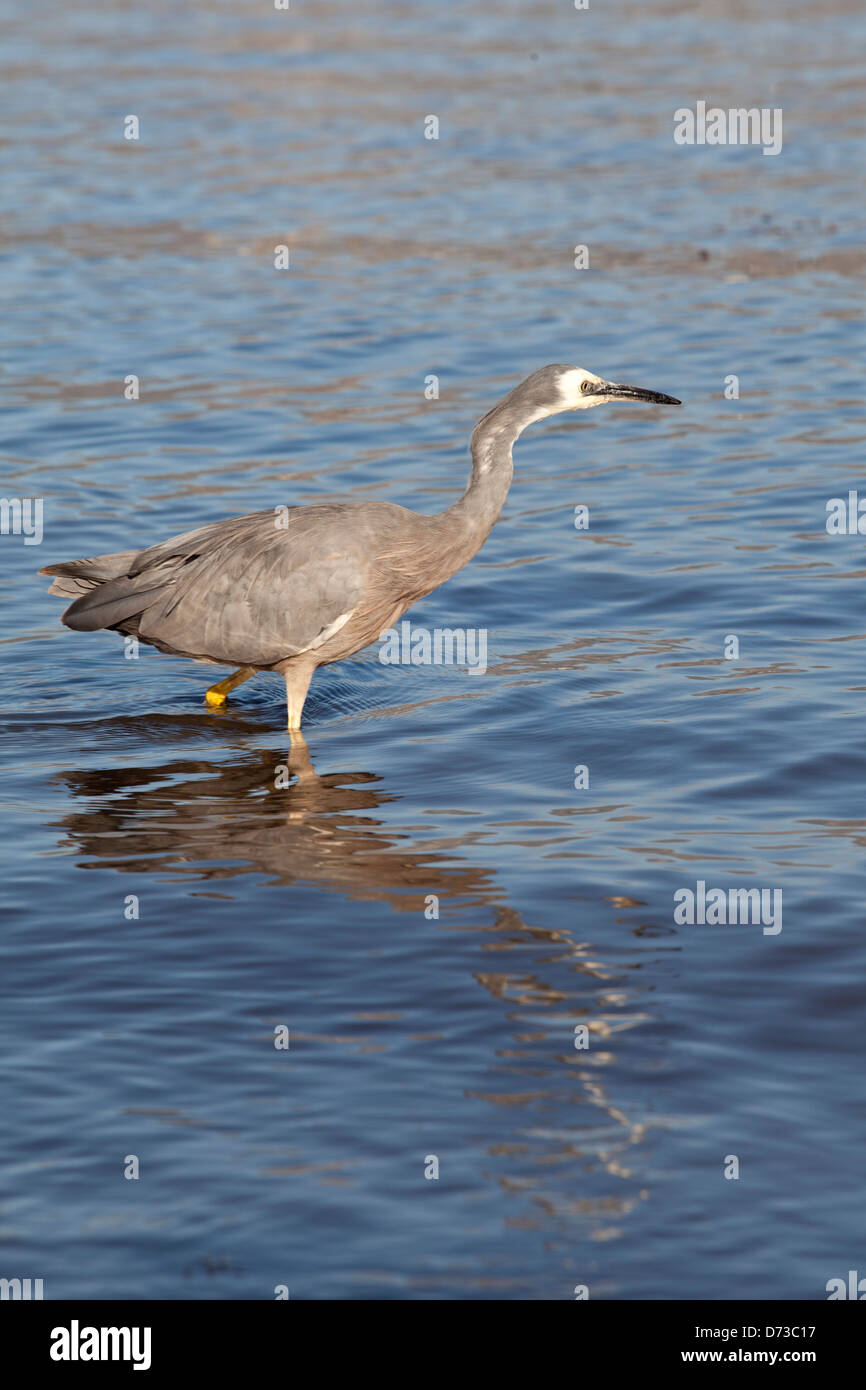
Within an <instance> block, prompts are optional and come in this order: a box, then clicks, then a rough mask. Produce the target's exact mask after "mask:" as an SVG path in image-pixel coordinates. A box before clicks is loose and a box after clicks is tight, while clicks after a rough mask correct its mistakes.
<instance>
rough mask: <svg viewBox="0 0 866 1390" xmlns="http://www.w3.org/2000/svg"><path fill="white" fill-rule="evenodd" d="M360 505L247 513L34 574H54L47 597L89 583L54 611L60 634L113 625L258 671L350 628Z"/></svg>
mask: <svg viewBox="0 0 866 1390" xmlns="http://www.w3.org/2000/svg"><path fill="white" fill-rule="evenodd" d="M365 509H366V508H365V505H364V504H360V505H359V504H352V503H346V504H330V505H324V506H310V507H292V508H288V509H286V510H285V511H284V512H282V514H279V513H276V512H274V511H265V512H256V513H253V514H252V515H251V516H242V517H232V518H231V519H230V520H228V521H220V522H216V523H214V524H212V525H209V526H202V527H200V528H199V529H198V530H196V531H188V532H186V533H185V534H184V535H182V536H175V537H174V538H173V539H171V540H168V541H163V542H162V543H161V544H160V545H155V546H152V547H151V548H150V549H149V550H143V551H139V552H125V553H124V554H123V555H119V556H97V557H96V558H95V559H94V560H91V561H73V562H72V563H71V564H69V565H54V566H49V567H47V570H46V571H44V572H47V573H52V574H56V575H58V576H60V578H59V579H58V580H57V581H55V585H54V586H53V587H54V590H55V592H62V593H69V592H70V587H69V586H70V585H75V586H76V588H73V589H72V590H71V591H72V592H76V591H78V589H80V587H81V586H83V585H88V586H89V587H88V588H87V589H86V591H85V592H83V593H81V594H80V596H79V597H78V598H76V600H75V602H74V603H72V604H71V605H70V607H69V608H68V609H67V610H66V612H65V613H64V614H63V621H64V622H65V623H66V625H67V626H68V627H71V628H75V629H78V630H84V631H93V630H95V629H96V628H105V627H110V628H119V629H120V630H121V631H130V632H137V633H138V634H139V635H140V636H141V637H142V638H143V639H144V640H145V641H148V642H152V643H153V644H154V645H155V646H158V647H161V648H163V649H164V650H167V651H173V652H177V653H181V654H184V655H187V656H206V657H209V658H210V659H211V660H212V661H216V662H225V663H226V664H227V665H238V666H267V665H271V664H273V663H274V662H277V661H280V660H283V659H284V658H285V657H289V656H294V655H297V654H298V653H300V652H303V651H308V650H310V649H314V648H315V647H316V645H317V644H321V643H322V642H324V641H325V640H326V639H327V636H328V635H329V634H330V632H332V631H337V630H339V628H340V627H341V626H342V625H343V623H344V622H346V621H348V616H349V615H350V614H351V612H352V610H353V608H355V606H356V605H357V604H358V603H359V601H360V599H361V598H362V596H363V593H364V589H365V584H366V580H367V575H368V570H369V553H370V552H369V544H365V540H364V536H365V530H366V528H365V526H364V525H363V524H360V523H361V520H362V518H361V515H360V514H361V512H362V511H364V510H365ZM395 510H396V509H395ZM281 521H285V526H284V527H283V526H281V525H280V524H279V523H280V522H281ZM368 542H369V536H368ZM112 562H113V563H112ZM85 567H89V568H85ZM118 567H120V568H121V569H122V572H121V573H117V569H118ZM105 574H112V577H110V578H102V577H101V576H102V575H105ZM58 586H59V587H58Z"/></svg>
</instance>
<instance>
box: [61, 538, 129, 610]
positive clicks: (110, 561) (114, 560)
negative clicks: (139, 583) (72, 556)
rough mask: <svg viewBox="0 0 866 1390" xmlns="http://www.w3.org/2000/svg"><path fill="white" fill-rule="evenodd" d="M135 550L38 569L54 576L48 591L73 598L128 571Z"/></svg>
mask: <svg viewBox="0 0 866 1390" xmlns="http://www.w3.org/2000/svg"><path fill="white" fill-rule="evenodd" d="M137 554H138V551H137V550H123V551H121V552H120V553H119V554H118V555H93V556H91V558H90V559H88V560H67V561H65V562H64V563H63V564H62V565H45V566H44V567H43V568H42V569H41V570H40V571H39V573H40V574H50V575H52V576H53V577H54V583H53V584H52V585H51V588H50V589H49V590H48V592H49V594H57V595H59V597H60V598H72V599H76V598H81V596H82V595H83V594H88V593H90V591H91V590H92V589H97V588H98V587H99V585H100V584H104V583H106V581H107V580H109V579H120V578H121V577H122V576H123V575H126V574H128V573H129V570H130V567H131V565H132V562H133V560H134V559H135V557H136V555H137Z"/></svg>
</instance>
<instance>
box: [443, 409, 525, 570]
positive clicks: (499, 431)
mask: <svg viewBox="0 0 866 1390" xmlns="http://www.w3.org/2000/svg"><path fill="white" fill-rule="evenodd" d="M518 391H519V388H518ZM518 391H512V392H511V394H510V395H508V396H506V397H505V399H504V400H502V401H500V402H499V404H498V405H495V406H494V407H493V409H492V410H491V411H489V412H488V413H487V415H485V416H484V418H483V419H481V420H479V422H478V424H477V425H476V426H475V429H474V430H473V432H472V473H471V475H470V477H469V483H468V485H467V488H466V491H465V492H464V494H463V496H462V497H461V498H460V501H459V502H455V503H454V506H453V507H449V508H448V511H447V512H445V513H443V515H444V517H446V518H448V524H449V526H451V527H454V526H455V523H456V530H457V532H458V534H459V536H460V540H461V542H462V544H461V547H460V548H461V551H462V552H463V554H464V557H465V558H464V559H462V560H461V561H460V563H461V564H465V563H466V559H468V558H469V557H470V556H472V555H474V554H475V552H476V550H478V549H480V547H481V546H482V545H483V544H484V542H485V540H486V539H487V537H488V535H489V534H490V531H491V529H492V527H493V523H494V522H495V520H496V518H497V517H498V515H499V513H500V512H501V511H502V507H503V505H504V502H505V499H506V497H507V496H508V489H509V487H510V486H511V479H512V476H513V473H514V464H513V461H512V458H511V449H512V445H513V444H514V442H515V440H516V439H518V438H519V436H520V435H521V434H522V432H523V431H524V430H525V429H526V427H527V425H531V424H532V423H533V421H534V420H541V419H543V418H544V416H545V415H547V414H548V411H546V410H540V409H539V408H538V406H537V405H533V404H531V403H526V402H523V403H521V401H520V399H519V397H518Z"/></svg>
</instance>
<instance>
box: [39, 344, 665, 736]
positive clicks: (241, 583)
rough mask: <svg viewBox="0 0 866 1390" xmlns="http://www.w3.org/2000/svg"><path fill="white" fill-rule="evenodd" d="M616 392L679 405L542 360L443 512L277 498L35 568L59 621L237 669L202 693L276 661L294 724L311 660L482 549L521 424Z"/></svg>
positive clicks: (364, 637) (366, 632)
mask: <svg viewBox="0 0 866 1390" xmlns="http://www.w3.org/2000/svg"><path fill="white" fill-rule="evenodd" d="M617 398H620V399H632V400H649V401H656V402H658V403H664V404H671V405H678V404H679V401H676V400H675V399H674V398H673V397H671V396H660V395H659V394H658V393H656V392H647V391H642V390H640V389H639V388H635V387H626V386H618V385H615V384H613V383H611V382H606V381H604V380H603V379H602V378H600V377H596V376H594V375H593V374H592V373H589V372H584V371H582V370H581V369H579V368H575V367H567V366H550V367H543V368H542V369H541V370H540V371H538V372H535V373H533V375H532V376H530V377H528V378H527V379H526V381H524V382H522V383H521V384H520V386H518V387H516V388H515V389H514V390H513V391H511V392H510V393H509V395H507V396H506V397H505V398H504V400H502V401H500V402H499V404H498V405H496V406H495V407H494V408H493V409H492V410H491V411H489V412H488V414H487V415H485V416H484V417H483V419H482V420H480V421H479V423H478V425H477V426H476V428H475V430H474V432H473V435H472V474H471V476H470V479H469V484H468V486H467V488H466V491H465V493H464V494H463V496H462V497H461V498H460V500H459V501H458V502H456V503H455V504H454V506H452V507H449V508H448V510H447V511H445V512H442V513H440V514H438V515H434V516H423V515H420V514H419V513H417V512H411V511H407V510H406V509H405V508H404V507H398V506H395V505H393V504H392V503H390V502H340V503H338V502H334V503H323V504H316V505H313V506H306V507H290V508H278V509H276V510H269V511H262V512H254V513H252V514H251V515H249V516H240V517H232V518H230V519H229V520H226V521H217V522H212V523H210V524H209V525H207V526H201V527H199V528H198V529H197V530H195V531H187V532H185V533H184V534H183V535H180V536H175V537H173V538H172V539H171V540H167V541H162V542H161V543H160V544H159V545H154V546H151V547H149V548H148V549H146V550H125V551H122V552H120V553H118V554H116V555H97V556H94V557H93V558H91V559H86V560H73V561H70V562H69V563H66V564H59V565H46V566H45V568H44V569H43V570H41V571H40V573H41V574H48V575H52V576H54V577H55V578H54V583H53V584H52V586H51V589H50V592H51V593H53V594H59V595H62V596H63V597H64V598H72V599H73V600H74V601H73V602H72V603H71V604H70V606H69V607H68V608H67V609H66V611H65V613H64V614H63V622H64V623H65V624H66V626H67V627H70V628H73V629H75V630H76V631H79V632H92V631H94V630H96V629H98V628H110V629H113V630H114V631H117V632H122V633H127V634H134V635H135V636H136V637H138V638H139V640H141V641H143V642H147V643H150V644H151V645H152V646H154V647H157V648H159V650H160V651H163V652H168V653H171V654H173V655H178V656H186V657H193V658H195V659H196V660H199V661H209V662H212V663H215V664H220V665H222V664H225V665H230V666H238V667H240V668H241V670H240V671H239V672H238V674H237V676H236V677H233V678H230V679H229V680H227V681H225V682H223V683H222V686H216V687H213V689H212V691H209V692H208V698H209V702H210V703H222V702H223V701H224V698H225V693H227V692H228V690H229V689H231V688H233V686H234V685H237V684H240V682H241V680H245V679H247V676H248V675H252V674H253V673H254V672H255V671H258V670H275V671H279V672H280V673H281V674H282V675H283V676H284V677H285V680H286V691H287V700H288V707H289V727H290V728H299V727H300V716H301V710H302V708H303V704H304V700H305V698H306V693H307V689H308V686H309V682H310V678H311V676H312V674H313V671H314V670H315V669H316V667H317V666H322V665H326V664H328V663H330V662H333V661H340V660H342V659H343V658H344V657H347V656H351V655H352V654H353V653H354V652H357V651H360V650H361V648H362V647H366V646H368V645H369V643H371V642H373V641H375V640H376V639H377V638H379V637H380V636H381V635H382V633H384V632H385V631H387V630H388V629H389V628H391V627H393V625H394V623H395V622H396V621H397V620H398V619H399V618H400V617H401V616H402V614H403V613H405V612H406V610H407V609H408V608H409V607H410V606H411V605H412V604H413V603H415V602H416V600H417V599H419V598H421V597H422V596H423V595H425V594H428V593H430V592H431V590H433V589H435V588H437V586H438V585H439V584H441V583H443V581H444V580H446V579H448V578H449V577H450V576H451V575H452V574H454V573H455V572H456V571H457V570H458V569H460V568H461V567H462V566H463V565H465V564H466V562H467V561H468V560H469V559H471V557H472V556H473V555H474V554H475V553H476V551H477V550H478V549H479V548H480V547H481V545H482V544H483V543H484V541H485V539H486V537H487V535H488V534H489V532H490V530H491V527H492V526H493V523H494V522H495V520H496V518H497V516H498V515H499V513H500V511H501V509H502V505H503V503H504V501H505V498H506V495H507V493H508V488H509V485H510V483H511V477H512V457H511V449H512V445H513V444H514V441H515V440H516V439H517V437H518V436H519V435H520V433H521V432H522V431H523V430H524V429H525V428H526V427H527V425H529V424H532V423H533V421H535V420H541V419H543V418H545V417H546V416H548V415H553V414H557V413H558V412H560V411H564V410H578V409H585V408H586V407H588V406H591V405H599V404H601V403H602V402H603V401H606V400H614V399H617ZM212 696H213V698H211V697H212Z"/></svg>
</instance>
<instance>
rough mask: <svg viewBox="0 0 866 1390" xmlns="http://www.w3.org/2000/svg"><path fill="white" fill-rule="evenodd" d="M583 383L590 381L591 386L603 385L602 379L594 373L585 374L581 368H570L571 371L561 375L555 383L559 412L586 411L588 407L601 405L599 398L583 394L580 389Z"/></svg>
mask: <svg viewBox="0 0 866 1390" xmlns="http://www.w3.org/2000/svg"><path fill="white" fill-rule="evenodd" d="M585 381H591V382H592V384H593V386H602V385H604V378H603V377H600V376H596V375H595V373H594V372H585V371H584V370H583V368H582V367H572V369H571V371H569V372H563V373H562V374H561V376H560V377H559V378H558V380H557V383H556V384H557V387H558V389H559V398H560V402H561V404H560V407H559V408H560V410H588V409H589V407H590V406H593V405H601V403H602V402H601V398H600V397H599V396H593V395H592V394H591V393H584V391H583V390H582V387H583V383H584V382H585Z"/></svg>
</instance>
